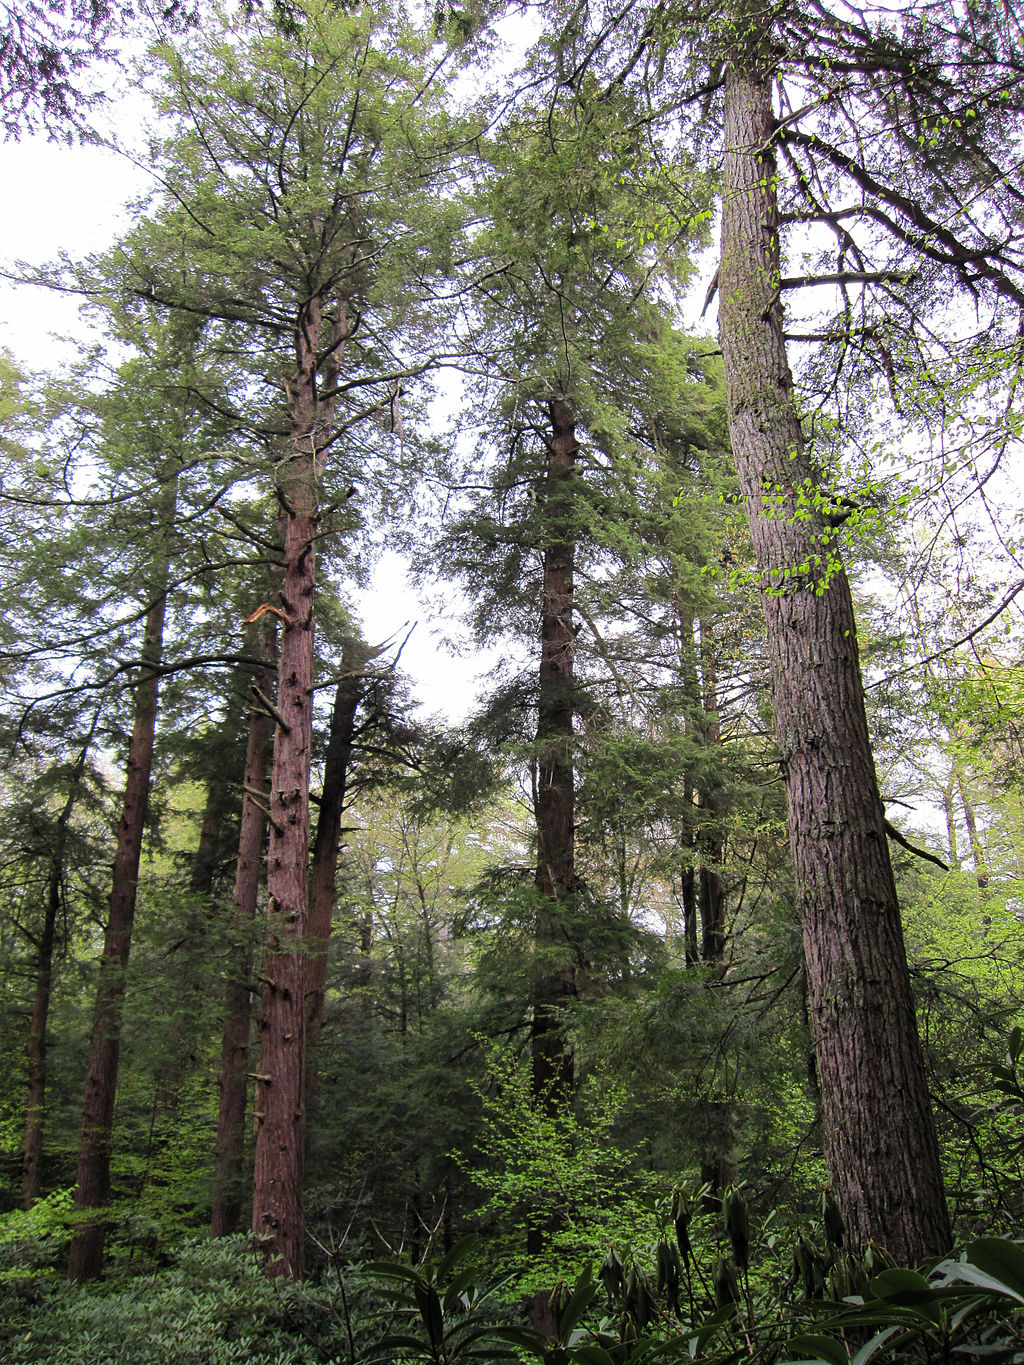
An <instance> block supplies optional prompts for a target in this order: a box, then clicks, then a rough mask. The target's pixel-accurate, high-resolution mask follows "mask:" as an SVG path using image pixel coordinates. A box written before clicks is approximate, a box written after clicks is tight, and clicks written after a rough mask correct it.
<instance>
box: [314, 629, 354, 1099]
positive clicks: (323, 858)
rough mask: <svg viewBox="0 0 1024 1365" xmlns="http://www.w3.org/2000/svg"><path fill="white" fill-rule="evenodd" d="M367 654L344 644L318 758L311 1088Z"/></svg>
mask: <svg viewBox="0 0 1024 1365" xmlns="http://www.w3.org/2000/svg"><path fill="white" fill-rule="evenodd" d="M368 654H369V651H368V649H367V648H366V646H365V645H364V644H362V643H361V642H360V641H357V640H352V639H348V640H346V641H345V644H344V646H343V648H342V652H341V668H342V675H343V676H342V678H341V681H340V682H339V683H338V687H337V691H336V692H335V694H334V707H333V709H332V711H331V729H330V734H329V736H328V740H327V754H326V757H325V759H324V785H323V792H322V793H321V796H320V810H319V814H318V815H317V823H316V838H315V839H314V841H313V861H312V864H311V866H310V873H309V944H310V958H309V967H308V972H309V975H308V979H307V981H306V1028H307V1030H308V1035H309V1038H308V1047H307V1059H306V1083H307V1088H308V1089H309V1090H310V1091H312V1090H314V1089H315V1088H316V1058H315V1055H314V1049H315V1047H316V1043H317V1041H318V1039H319V1036H320V1025H321V1023H322V1021H323V1010H324V991H325V988H326V985H327V949H328V946H329V943H330V937H331V920H332V918H333V916H334V898H335V894H336V890H337V880H338V855H339V853H340V851H341V817H342V814H343V812H344V809H345V791H346V787H347V783H348V768H349V763H350V762H351V760H352V744H353V740H354V739H355V732H356V712H357V711H358V709H359V702H360V699H361V698H362V695H363V687H364V685H365V680H364V677H363V670H364V668H365V666H366V660H367V657H368Z"/></svg>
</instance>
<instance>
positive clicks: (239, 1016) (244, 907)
mask: <svg viewBox="0 0 1024 1365" xmlns="http://www.w3.org/2000/svg"><path fill="white" fill-rule="evenodd" d="M258 648H259V650H260V653H261V654H262V655H263V657H264V658H265V659H266V660H267V667H266V668H265V669H264V670H262V671H261V672H260V673H259V674H258V675H257V677H256V678H255V679H254V682H255V685H256V687H258V688H259V689H260V691H261V692H263V694H264V695H265V696H266V695H269V693H270V690H271V688H272V683H271V678H270V674H271V666H272V664H273V660H274V659H275V657H276V655H277V631H276V629H275V626H274V618H273V617H272V616H270V615H269V614H268V615H267V616H264V617H263V619H262V620H261V621H260V629H259V645H258ZM271 743H272V732H271V717H270V716H269V715H268V714H267V712H266V710H265V709H264V708H263V706H262V705H261V704H260V703H259V702H256V703H254V705H253V706H252V708H251V710H250V712H249V735H248V740H247V743H246V750H245V775H244V778H243V783H244V788H245V791H244V795H243V802H242V820H241V826H240V828H239V833H238V859H237V862H236V863H235V884H234V890H233V892H232V897H231V919H232V926H233V930H234V934H235V937H236V947H235V957H234V961H233V962H232V963H231V964H230V966H229V968H228V982H227V986H226V989H225V996H224V1024H223V1030H222V1034H221V1053H220V1076H219V1081H218V1085H219V1090H220V1098H219V1103H218V1107H217V1146H216V1151H215V1154H214V1163H213V1207H212V1211H211V1217H210V1232H211V1234H212V1235H213V1236H214V1237H226V1236H228V1235H229V1234H230V1233H232V1232H236V1231H237V1230H238V1224H239V1220H240V1218H241V1214H242V1204H243V1201H244V1199H245V1193H246V1188H245V1187H246V1181H245V1178H244V1172H243V1164H244V1157H245V1101H246V1093H247V1090H248V1084H247V1082H248V1071H249V1025H250V1010H251V1002H252V987H251V979H252V930H253V922H254V921H255V918H256V906H257V903H258V900H259V888H260V872H261V868H262V853H263V836H264V834H265V832H266V825H267V816H266V806H267V800H268V795H269V793H268V789H267V769H268V767H269V764H270V756H271Z"/></svg>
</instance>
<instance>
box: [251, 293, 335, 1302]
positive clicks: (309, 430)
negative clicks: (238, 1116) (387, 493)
mask: <svg viewBox="0 0 1024 1365" xmlns="http://www.w3.org/2000/svg"><path fill="white" fill-rule="evenodd" d="M320 320H321V305H320V300H319V299H318V298H314V299H313V300H311V301H310V302H309V303H308V304H307V305H306V306H305V307H304V309H303V311H302V315H301V317H300V320H299V324H298V326H297V328H296V360H297V366H296V377H295V380H294V384H295V389H294V395H293V405H294V406H293V425H292V435H291V438H290V441H289V448H288V451H287V454H286V456H285V458H284V459H282V460H281V461H280V463H279V465H278V489H277V491H278V497H279V500H280V502H281V505H282V507H283V508H284V512H285V537H284V562H285V571H284V589H283V592H282V594H281V601H282V604H283V607H284V613H283V616H282V630H281V653H280V662H279V671H278V688H277V725H276V733H275V737H274V770H273V776H272V779H271V792H270V849H269V853H268V859H267V892H268V927H267V953H266V959H265V964H264V976H263V1010H262V1016H261V1019H260V1040H261V1055H260V1068H259V1073H258V1075H257V1077H256V1083H257V1102H256V1124H257V1127H256V1162H255V1171H254V1179H253V1208H252V1228H253V1233H254V1235H255V1236H256V1237H257V1239H259V1241H260V1242H261V1243H262V1245H263V1247H264V1249H265V1252H266V1263H267V1269H268V1270H269V1271H270V1273H272V1274H280V1275H288V1276H291V1277H292V1278H294V1279H300V1278H301V1277H302V1272H303V1261H304V1245H303V1241H304V1234H303V1223H302V1185H303V1174H304V1163H305V1132H306V1100H305V1077H306V1046H305V1043H306V1008H305V995H306V963H307V954H308V944H309V900H308V861H309V767H310V749H311V744H312V714H313V693H312V687H313V630H314V600H313V599H314V592H315V588H316V579H315V573H314V543H315V536H316V526H317V514H318V501H317V488H318V484H319V479H320V472H321V471H320V461H321V458H322V457H321V454H320V452H321V450H322V447H323V430H324V429H323V426H322V423H321V420H320V418H319V415H318V411H317V408H318V404H317V392H316V373H317V360H316V349H317V346H318V344H319V340H320Z"/></svg>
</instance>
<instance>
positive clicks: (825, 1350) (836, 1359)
mask: <svg viewBox="0 0 1024 1365" xmlns="http://www.w3.org/2000/svg"><path fill="white" fill-rule="evenodd" d="M784 1351H785V1355H786V1359H787V1361H790V1360H792V1361H796V1360H821V1361H824V1362H825V1365H849V1362H850V1356H849V1352H848V1351H847V1349H846V1347H845V1346H844V1345H843V1343H842V1342H841V1341H837V1340H836V1339H835V1337H823V1336H812V1335H807V1336H800V1337H794V1338H793V1340H792V1341H790V1342H787V1344H786V1346H785V1347H784Z"/></svg>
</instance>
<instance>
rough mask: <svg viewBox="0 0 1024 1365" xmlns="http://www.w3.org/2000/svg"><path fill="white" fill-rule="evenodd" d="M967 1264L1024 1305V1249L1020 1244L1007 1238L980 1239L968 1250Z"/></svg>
mask: <svg viewBox="0 0 1024 1365" xmlns="http://www.w3.org/2000/svg"><path fill="white" fill-rule="evenodd" d="M967 1262H968V1264H969V1265H972V1266H976V1267H977V1268H978V1269H979V1270H980V1271H982V1272H983V1273H984V1274H986V1275H991V1276H992V1278H993V1279H994V1280H997V1281H998V1282H999V1283H1000V1285H1002V1286H1003V1287H1004V1288H1005V1291H1006V1293H1008V1294H1011V1295H1012V1296H1013V1297H1014V1298H1015V1299H1019V1300H1020V1302H1021V1303H1024V1249H1022V1248H1021V1247H1020V1246H1019V1245H1018V1243H1016V1242H1011V1241H1009V1240H1008V1239H1007V1238H1005V1237H979V1238H978V1239H977V1241H975V1242H972V1243H971V1245H970V1246H969V1247H968V1248H967Z"/></svg>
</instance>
